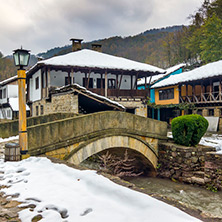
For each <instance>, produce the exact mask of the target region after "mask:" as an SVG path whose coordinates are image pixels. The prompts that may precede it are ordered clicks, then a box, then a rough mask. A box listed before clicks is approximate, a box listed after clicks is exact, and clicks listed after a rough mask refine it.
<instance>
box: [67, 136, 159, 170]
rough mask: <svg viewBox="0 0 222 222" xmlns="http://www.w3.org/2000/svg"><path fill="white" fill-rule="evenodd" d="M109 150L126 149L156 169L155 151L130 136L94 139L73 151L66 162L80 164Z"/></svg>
mask: <svg viewBox="0 0 222 222" xmlns="http://www.w3.org/2000/svg"><path fill="white" fill-rule="evenodd" d="M111 148H120V149H121V148H128V149H132V150H134V151H137V152H139V153H140V154H142V155H143V156H144V157H145V158H146V159H147V161H148V162H149V163H150V165H151V166H152V167H153V168H154V169H156V166H157V151H156V150H155V149H154V148H153V147H152V146H151V145H150V144H148V143H147V142H145V141H143V140H142V139H139V138H136V137H133V136H130V135H109V136H105V137H102V138H96V139H95V140H93V141H90V142H88V143H83V144H81V145H79V147H77V148H75V149H73V150H72V151H71V152H70V154H69V155H68V156H67V158H66V160H67V161H68V162H70V163H73V164H76V165H78V164H80V163H81V162H83V161H84V160H86V159H87V158H88V157H90V156H92V155H94V154H96V153H99V152H101V151H103V150H107V149H111Z"/></svg>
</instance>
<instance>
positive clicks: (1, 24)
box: [0, 0, 203, 55]
mask: <svg viewBox="0 0 222 222" xmlns="http://www.w3.org/2000/svg"><path fill="white" fill-rule="evenodd" d="M202 1H203V0H0V2H1V7H0V30H1V34H0V51H1V52H2V53H3V54H4V55H8V54H11V52H12V51H13V50H14V49H17V48H20V47H21V45H22V46H23V48H25V49H30V50H31V52H32V53H33V54H37V53H39V52H44V51H47V50H48V49H51V48H54V47H57V46H64V45H68V44H71V42H69V39H70V38H82V39H84V41H91V40H97V39H102V38H108V37H111V36H123V37H124V36H129V35H136V34H139V33H141V32H144V31H146V30H148V29H151V28H159V27H166V26H172V25H181V24H189V20H188V19H187V17H188V16H189V14H192V13H194V12H195V11H196V10H197V9H198V8H199V7H200V6H201V3H202Z"/></svg>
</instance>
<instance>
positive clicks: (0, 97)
mask: <svg viewBox="0 0 222 222" xmlns="http://www.w3.org/2000/svg"><path fill="white" fill-rule="evenodd" d="M0 99H2V90H0Z"/></svg>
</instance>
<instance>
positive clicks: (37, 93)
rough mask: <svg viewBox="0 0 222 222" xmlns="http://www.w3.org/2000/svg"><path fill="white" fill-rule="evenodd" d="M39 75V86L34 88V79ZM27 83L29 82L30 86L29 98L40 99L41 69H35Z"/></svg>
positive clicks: (32, 99)
mask: <svg viewBox="0 0 222 222" xmlns="http://www.w3.org/2000/svg"><path fill="white" fill-rule="evenodd" d="M37 77H39V88H38V89H36V85H35V81H36V78H37ZM29 84H30V87H29V93H30V100H31V101H33V102H34V101H37V100H40V99H41V88H42V85H41V70H39V71H37V72H36V73H35V74H34V75H33V76H32V78H31V79H29Z"/></svg>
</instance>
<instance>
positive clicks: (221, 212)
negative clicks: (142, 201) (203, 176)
mask: <svg viewBox="0 0 222 222" xmlns="http://www.w3.org/2000/svg"><path fill="white" fill-rule="evenodd" d="M128 181H129V182H131V183H133V184H135V185H136V186H137V187H139V188H142V189H144V190H146V191H147V192H148V193H154V194H160V195H162V196H165V197H168V198H170V199H173V200H176V201H178V202H179V203H182V204H185V205H186V206H188V207H189V208H191V209H195V210H200V211H201V212H203V213H204V214H207V215H211V216H212V217H216V218H221V221H222V191H220V192H216V193H214V192H212V191H209V190H206V189H204V188H200V187H194V186H192V185H187V184H182V183H176V182H173V181H171V180H166V179H161V178H150V177H137V178H130V179H128Z"/></svg>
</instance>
